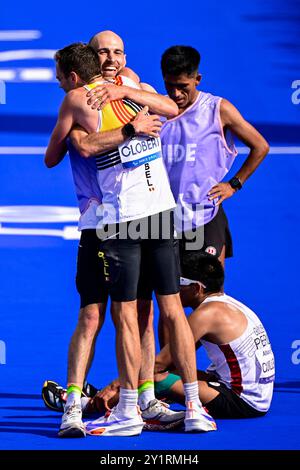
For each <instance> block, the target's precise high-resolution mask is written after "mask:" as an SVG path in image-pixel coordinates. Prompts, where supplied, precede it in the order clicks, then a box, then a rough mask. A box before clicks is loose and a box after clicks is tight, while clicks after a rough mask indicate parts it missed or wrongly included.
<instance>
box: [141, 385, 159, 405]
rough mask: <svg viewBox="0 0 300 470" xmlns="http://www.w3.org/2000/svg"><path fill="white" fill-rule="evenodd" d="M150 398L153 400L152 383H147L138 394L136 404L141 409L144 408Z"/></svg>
mask: <svg viewBox="0 0 300 470" xmlns="http://www.w3.org/2000/svg"><path fill="white" fill-rule="evenodd" d="M152 400H155V394H154V384H153V383H152V384H151V385H150V384H149V385H147V388H146V389H145V390H143V391H142V392H141V393H140V394H139V399H138V404H139V406H140V408H141V410H145V409H146V408H147V407H148V406H149V403H150V401H152Z"/></svg>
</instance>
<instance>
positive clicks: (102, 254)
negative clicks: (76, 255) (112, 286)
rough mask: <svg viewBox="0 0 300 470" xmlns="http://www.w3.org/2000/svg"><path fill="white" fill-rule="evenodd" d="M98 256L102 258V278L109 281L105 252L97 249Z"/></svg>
mask: <svg viewBox="0 0 300 470" xmlns="http://www.w3.org/2000/svg"><path fill="white" fill-rule="evenodd" d="M98 257H99V258H101V259H102V261H103V274H104V280H105V281H109V263H108V261H107V259H106V257H105V254H104V252H103V251H98Z"/></svg>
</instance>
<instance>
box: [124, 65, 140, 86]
mask: <svg viewBox="0 0 300 470" xmlns="http://www.w3.org/2000/svg"><path fill="white" fill-rule="evenodd" d="M120 75H124V77H127V78H130V79H131V80H132V81H133V82H135V83H137V84H139V83H140V77H139V76H138V74H137V73H135V72H134V71H133V70H132V69H130V68H129V67H124V68H123V69H122V70H121V71H120Z"/></svg>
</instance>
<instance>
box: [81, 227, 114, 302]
mask: <svg viewBox="0 0 300 470" xmlns="http://www.w3.org/2000/svg"><path fill="white" fill-rule="evenodd" d="M100 251H101V241H100V240H99V238H98V237H97V233H96V230H93V229H85V230H82V232H81V237H80V241H79V246H78V255H77V274H76V287H77V291H78V293H79V295H80V308H84V307H86V306H87V305H90V304H98V303H105V302H107V299H108V288H107V283H106V282H105V280H104V272H103V264H102V262H101V258H100V257H99V252H100Z"/></svg>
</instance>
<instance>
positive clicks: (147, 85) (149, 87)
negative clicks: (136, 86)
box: [140, 82, 157, 93]
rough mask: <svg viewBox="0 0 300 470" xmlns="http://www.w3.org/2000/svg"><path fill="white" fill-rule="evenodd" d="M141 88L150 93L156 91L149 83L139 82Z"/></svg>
mask: <svg viewBox="0 0 300 470" xmlns="http://www.w3.org/2000/svg"><path fill="white" fill-rule="evenodd" d="M140 86H141V89H142V90H144V91H150V92H151V93H157V91H156V90H155V88H154V87H153V86H152V85H149V83H144V82H142V83H140Z"/></svg>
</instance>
